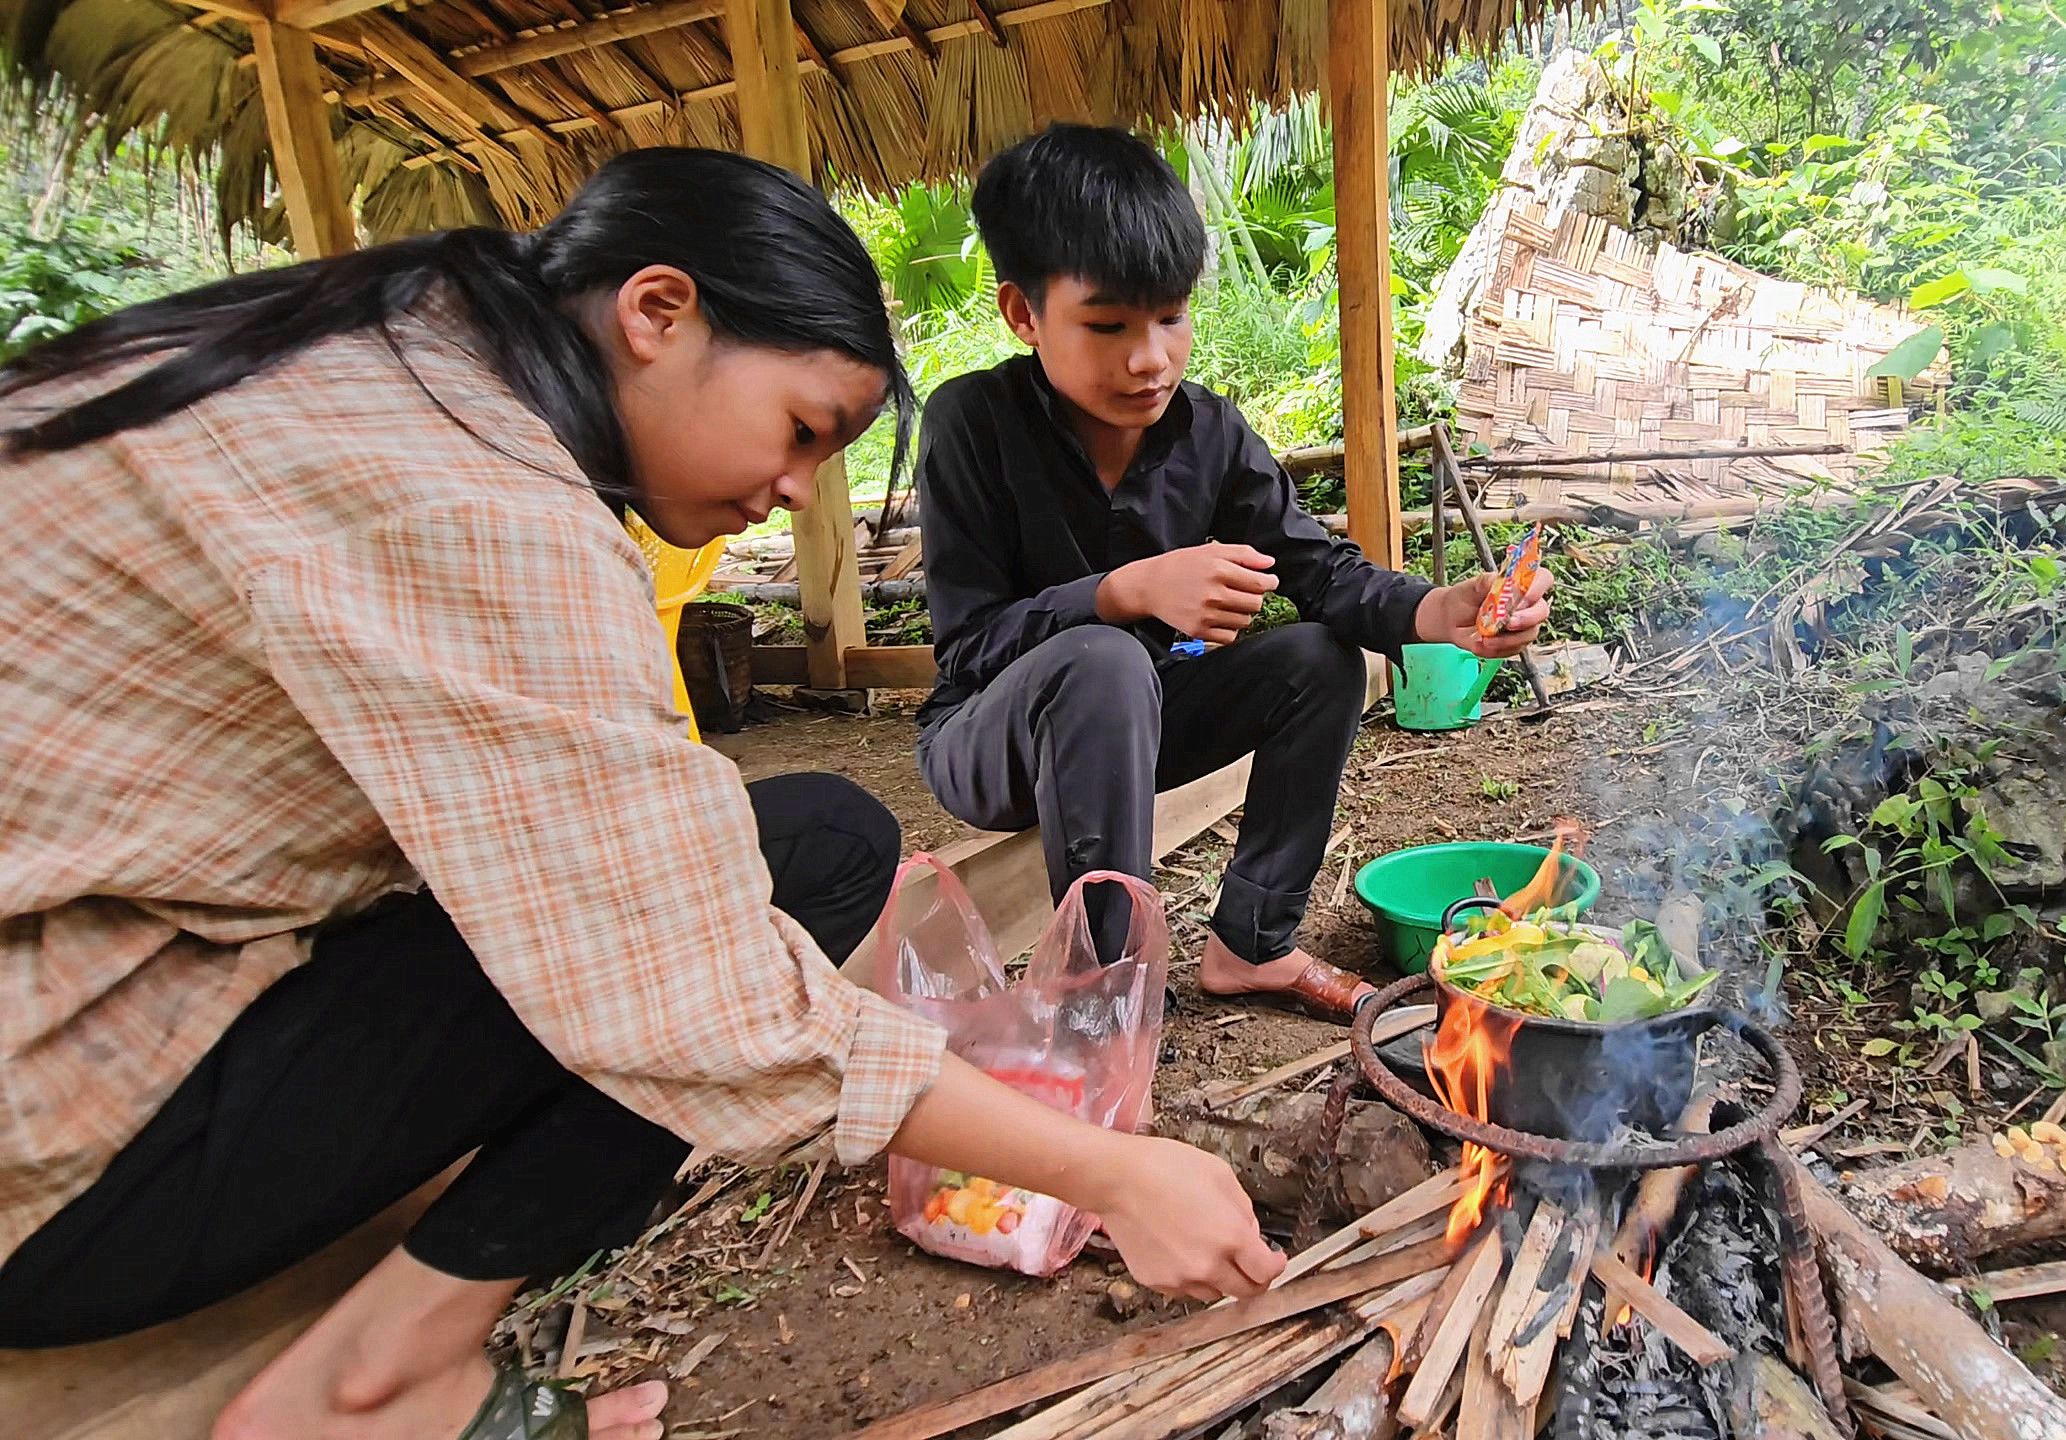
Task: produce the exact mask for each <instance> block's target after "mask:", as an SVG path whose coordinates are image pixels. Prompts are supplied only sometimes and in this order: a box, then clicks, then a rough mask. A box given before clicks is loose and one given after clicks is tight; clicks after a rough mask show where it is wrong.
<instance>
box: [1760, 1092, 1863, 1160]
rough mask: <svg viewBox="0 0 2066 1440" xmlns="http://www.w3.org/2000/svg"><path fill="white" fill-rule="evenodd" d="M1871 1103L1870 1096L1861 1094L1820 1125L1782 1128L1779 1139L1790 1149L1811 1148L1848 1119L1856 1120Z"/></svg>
mask: <svg viewBox="0 0 2066 1440" xmlns="http://www.w3.org/2000/svg"><path fill="white" fill-rule="evenodd" d="M1871 1103H1872V1100H1871V1098H1870V1097H1869V1096H1863V1095H1861V1096H1859V1097H1858V1098H1857V1099H1856V1100H1853V1101H1852V1102H1851V1103H1850V1104H1848V1105H1846V1106H1845V1107H1844V1108H1843V1109H1841V1110H1839V1111H1837V1112H1836V1114H1834V1115H1832V1116H1830V1117H1829V1118H1828V1119H1827V1120H1824V1121H1823V1122H1822V1123H1821V1124H1819V1125H1799V1126H1796V1127H1794V1128H1793V1129H1791V1130H1781V1131H1780V1132H1779V1139H1780V1140H1781V1141H1782V1142H1783V1143H1784V1144H1785V1145H1786V1147H1787V1148H1788V1149H1790V1150H1811V1149H1813V1148H1814V1147H1815V1146H1817V1145H1819V1144H1821V1143H1822V1142H1823V1141H1824V1140H1826V1139H1828V1138H1829V1137H1830V1135H1832V1134H1834V1133H1835V1132H1836V1131H1837V1129H1839V1128H1840V1127H1841V1126H1843V1125H1844V1124H1845V1123H1846V1122H1847V1121H1851V1120H1856V1119H1857V1118H1858V1117H1859V1116H1860V1115H1863V1114H1864V1113H1865V1107H1866V1106H1868V1105H1870V1104H1871Z"/></svg>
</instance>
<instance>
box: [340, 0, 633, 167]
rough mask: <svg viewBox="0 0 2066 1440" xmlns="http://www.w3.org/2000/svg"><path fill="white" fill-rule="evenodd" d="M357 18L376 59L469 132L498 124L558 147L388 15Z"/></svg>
mask: <svg viewBox="0 0 2066 1440" xmlns="http://www.w3.org/2000/svg"><path fill="white" fill-rule="evenodd" d="M356 23H357V26H358V32H359V41H360V43H361V44H363V45H364V46H365V47H366V49H367V50H368V52H370V53H371V54H372V55H373V57H374V58H375V59H377V60H379V61H380V62H381V63H383V64H384V65H386V66H387V67H388V68H389V69H391V70H394V71H396V72H398V73H399V74H401V75H402V76H403V77H404V78H405V79H407V80H408V81H409V83H410V84H411V85H412V86H413V87H414V88H415V89H416V90H417V91H418V92H420V93H421V94H422V96H423V97H424V99H426V100H428V101H430V102H431V103H432V104H433V105H435V106H436V107H437V109H438V110H439V111H440V112H442V113H445V114H449V115H450V116H451V117H452V118H453V119H455V120H457V121H458V122H459V124H460V125H461V127H462V128H464V129H465V130H466V131H468V132H469V133H470V134H473V135H474V136H476V137H477V138H479V139H481V140H484V141H486V140H490V139H492V138H494V136H493V132H494V131H496V130H500V131H502V132H503V134H504V136H505V137H507V138H510V139H526V138H528V139H532V140H535V141H536V142H537V143H538V144H540V145H543V146H545V147H546V148H548V149H557V148H560V141H559V139H558V138H557V137H556V136H553V135H551V134H548V133H547V132H546V131H545V130H543V129H541V128H540V127H539V126H538V125H537V124H535V123H533V122H532V121H531V120H530V119H529V118H528V117H526V116H523V115H520V114H518V113H517V112H516V111H515V110H513V109H511V108H510V106H509V105H508V104H506V103H505V102H504V101H503V100H502V99H501V98H500V97H498V96H496V95H495V94H493V93H492V92H491V91H489V90H488V89H487V88H486V87H484V86H482V85H480V84H477V83H476V82H475V81H473V80H471V79H469V78H467V77H466V76H464V75H461V74H460V73H459V72H458V71H456V70H454V69H453V68H452V67H451V65H450V64H448V63H447V62H446V60H445V57H444V56H442V55H440V54H438V52H437V51H435V50H433V49H431V48H430V46H429V45H427V44H425V43H424V42H423V41H422V40H420V39H418V38H417V37H416V36H415V35H413V34H411V33H410V32H409V31H407V30H405V29H403V28H402V27H401V26H400V25H398V24H396V23H395V22H394V21H393V20H390V19H389V18H388V17H387V16H385V15H380V14H369V15H362V16H360V17H359V19H358V21H357V22H356ZM591 123H593V122H591Z"/></svg>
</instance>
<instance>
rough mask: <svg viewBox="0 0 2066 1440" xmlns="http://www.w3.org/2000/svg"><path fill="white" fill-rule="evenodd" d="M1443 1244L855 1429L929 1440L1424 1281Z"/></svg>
mask: <svg viewBox="0 0 2066 1440" xmlns="http://www.w3.org/2000/svg"><path fill="white" fill-rule="evenodd" d="M1448 1255H1449V1246H1448V1244H1447V1243H1446V1242H1445V1241H1442V1240H1431V1241H1429V1242H1427V1243H1426V1244H1424V1245H1417V1246H1414V1247H1413V1248H1412V1249H1410V1250H1401V1251H1399V1252H1398V1253H1396V1254H1393V1255H1385V1256H1380V1257H1379V1258H1377V1259H1375V1260H1366V1261H1364V1262H1363V1263H1362V1264H1360V1265H1351V1266H1346V1267H1344V1268H1342V1269H1339V1270H1323V1271H1320V1272H1319V1273H1318V1274H1314V1275H1308V1276H1306V1277H1305V1278H1304V1279H1302V1280H1297V1281H1294V1282H1293V1283H1291V1284H1289V1285H1285V1286H1281V1287H1279V1288H1278V1289H1275V1290H1270V1291H1266V1292H1265V1293H1263V1294H1261V1295H1257V1296H1255V1297H1254V1298H1253V1299H1249V1300H1242V1301H1239V1302H1237V1303H1236V1304H1233V1305H1221V1306H1215V1307H1214V1308H1212V1309H1210V1310H1200V1311H1197V1312H1195V1313H1193V1314H1190V1315H1186V1316H1185V1317H1184V1318H1183V1319H1181V1320H1172V1321H1170V1322H1169V1323H1168V1324H1165V1325H1158V1326H1156V1327H1155V1328H1154V1329H1152V1330H1143V1331H1139V1332H1137V1333H1135V1334H1132V1335H1127V1336H1123V1337H1121V1338H1120V1339H1118V1340H1115V1341H1113V1342H1112V1343H1110V1344H1109V1345H1103V1346H1100V1347H1098V1348H1097V1349H1095V1350H1092V1351H1089V1352H1088V1353H1086V1354H1082V1355H1073V1356H1070V1357H1069V1358H1068V1359H1066V1360H1058V1361H1055V1362H1054V1363H1052V1364H1049V1365H1043V1366H1040V1367H1039V1368H1037V1369H1033V1370H1027V1371H1022V1372H1021V1373H1019V1374H1017V1375H1013V1376H1011V1377H1009V1378H1008V1379H1004V1380H1000V1381H998V1382H997V1383H996V1384H994V1385H986V1386H983V1387H982V1388H981V1389H978V1390H972V1391H969V1392H968V1393H967V1394H964V1395H958V1396H956V1397H954V1398H953V1399H951V1400H943V1401H939V1402H937V1403H935V1404H931V1405H923V1406H920V1407H919V1408H917V1409H915V1410H909V1411H906V1412H905V1413H904V1414H902V1415H896V1416H892V1417H891V1418H889V1419H887V1420H878V1421H877V1422H875V1423H874V1424H872V1425H867V1426H864V1427H862V1428H861V1429H860V1430H857V1431H855V1432H854V1433H855V1435H856V1436H857V1437H874V1440H932V1437H934V1436H937V1435H947V1434H951V1433H953V1432H954V1431H956V1430H959V1429H961V1428H962V1427H963V1426H967V1425H974V1424H977V1423H979V1422H981V1421H984V1420H987V1419H989V1418H991V1417H992V1416H995V1415H1002V1414H1004V1413H1006V1412H1007V1411H1011V1410H1016V1409H1018V1408H1020V1407H1021V1406H1024V1405H1030V1404H1033V1403H1035V1402H1037V1401H1040V1400H1045V1399H1047V1398H1049V1397H1050V1396H1054V1395H1059V1394H1061V1393H1062V1392H1063V1391H1065V1390H1073V1389H1075V1388H1076V1387H1077V1386H1079V1385H1088V1384H1091V1383H1093V1382H1095V1381H1098V1380H1102V1379H1104V1378H1105V1377H1106V1376H1108V1375H1116V1374H1118V1373H1120V1372H1121V1371H1124V1370H1131V1369H1133V1368H1134V1367H1135V1366H1138V1365H1142V1364H1145V1363H1147V1362H1148V1361H1151V1360H1158V1359H1162V1358H1165V1357H1168V1356H1172V1355H1181V1354H1183V1353H1185V1352H1186V1351H1189V1350H1195V1349H1197V1348H1198V1347H1199V1346H1201V1345H1209V1344H1211V1343H1212V1342H1213V1341H1215V1340H1223V1339H1225V1338H1226V1337H1227V1336H1229V1335H1240V1334H1244V1333H1246V1332H1248V1331H1251V1330H1255V1329H1258V1328H1260V1327H1262V1326H1265V1325H1272V1324H1275V1323H1276V1322H1277V1321H1279V1320H1283V1319H1286V1318H1288V1317H1290V1316H1293V1315H1303V1314H1305V1313H1306V1312H1308V1311H1310V1310H1314V1309H1317V1308H1318V1307H1320V1306H1322V1305H1329V1304H1333V1303H1334V1302H1336V1301H1339V1300H1346V1299H1348V1298H1349V1297H1350V1296H1352V1295H1357V1294H1360V1293H1362V1292H1363V1291H1366V1290H1375V1289H1378V1288H1380V1287H1382V1286H1385V1285H1390V1284H1395V1283H1397V1282H1398V1281H1401V1280H1407V1279H1410V1278H1412V1277H1413V1276H1415V1275H1424V1274H1426V1273H1427V1272H1428V1271H1430V1270H1433V1269H1436V1268H1438V1267H1440V1266H1442V1265H1444V1264H1446V1263H1447V1259H1448Z"/></svg>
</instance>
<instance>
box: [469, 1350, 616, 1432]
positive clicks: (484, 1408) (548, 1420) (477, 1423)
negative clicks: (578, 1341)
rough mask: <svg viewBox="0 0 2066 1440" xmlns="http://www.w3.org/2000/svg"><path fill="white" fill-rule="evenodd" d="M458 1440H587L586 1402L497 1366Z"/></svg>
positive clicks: (553, 1386)
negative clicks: (478, 1406)
mask: <svg viewBox="0 0 2066 1440" xmlns="http://www.w3.org/2000/svg"><path fill="white" fill-rule="evenodd" d="M459 1440H588V1402H587V1401H586V1400H584V1399H582V1398H581V1396H579V1395H577V1394H575V1393H574V1392H573V1391H571V1390H564V1389H562V1388H560V1387H559V1386H557V1385H553V1384H549V1383H540V1382H537V1381H534V1380H532V1379H530V1378H529V1377H528V1376H526V1375H525V1374H524V1372H523V1371H522V1370H519V1369H517V1368H516V1367H515V1366H513V1365H498V1366H497V1367H496V1368H495V1379H494V1382H493V1383H492V1384H491V1385H489V1387H488V1395H487V1398H486V1399H484V1400H482V1401H481V1408H480V1409H479V1410H478V1411H476V1412H475V1413H474V1417H473V1420H472V1421H471V1422H470V1423H469V1424H468V1425H467V1427H466V1429H465V1430H463V1431H461V1432H460V1435H459Z"/></svg>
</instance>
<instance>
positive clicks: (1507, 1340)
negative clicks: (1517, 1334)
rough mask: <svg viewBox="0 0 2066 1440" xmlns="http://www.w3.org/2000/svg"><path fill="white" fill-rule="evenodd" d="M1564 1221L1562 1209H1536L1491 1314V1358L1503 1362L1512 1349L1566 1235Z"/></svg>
mask: <svg viewBox="0 0 2066 1440" xmlns="http://www.w3.org/2000/svg"><path fill="white" fill-rule="evenodd" d="M1564 1219H1565V1216H1564V1208H1563V1207H1562V1206H1561V1205H1556V1204H1553V1203H1551V1202H1550V1201H1547V1200H1544V1201H1541V1202H1539V1203H1538V1204H1537V1205H1536V1207H1535V1214H1534V1215H1533V1216H1531V1217H1530V1218H1529V1221H1528V1233H1527V1234H1526V1235H1523V1236H1522V1237H1521V1248H1520V1249H1519V1250H1517V1251H1515V1252H1514V1263H1513V1268H1512V1269H1510V1270H1508V1271H1507V1277H1506V1289H1505V1290H1503V1291H1502V1292H1500V1297H1499V1304H1498V1305H1497V1306H1495V1307H1494V1308H1493V1311H1492V1322H1491V1325H1490V1326H1489V1328H1488V1332H1487V1335H1486V1340H1485V1348H1486V1353H1487V1354H1488V1355H1497V1356H1500V1357H1501V1358H1502V1359H1504V1358H1505V1355H1506V1352H1507V1351H1508V1349H1509V1348H1510V1347H1511V1346H1512V1345H1513V1341H1514V1331H1515V1330H1516V1329H1518V1328H1519V1327H1520V1324H1521V1320H1522V1317H1523V1316H1524V1315H1525V1314H1526V1313H1527V1312H1528V1310H1529V1308H1530V1306H1529V1302H1530V1301H1531V1300H1533V1299H1535V1286H1536V1282H1537V1281H1539V1280H1541V1279H1542V1267H1543V1262H1545V1261H1546V1260H1548V1259H1549V1257H1550V1250H1551V1249H1552V1248H1553V1247H1554V1246H1555V1245H1556V1243H1557V1237H1558V1236H1559V1235H1561V1234H1563V1233H1564Z"/></svg>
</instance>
